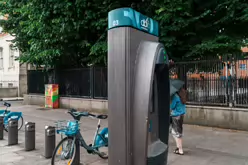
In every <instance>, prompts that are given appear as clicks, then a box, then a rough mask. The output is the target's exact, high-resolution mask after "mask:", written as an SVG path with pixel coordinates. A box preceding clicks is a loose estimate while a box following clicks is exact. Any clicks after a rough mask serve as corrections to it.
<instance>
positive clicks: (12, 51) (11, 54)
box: [9, 45, 15, 68]
mask: <svg viewBox="0 0 248 165" xmlns="http://www.w3.org/2000/svg"><path fill="white" fill-rule="evenodd" d="M14 55H15V48H14V46H13V45H10V46H9V67H10V68H11V67H14Z"/></svg>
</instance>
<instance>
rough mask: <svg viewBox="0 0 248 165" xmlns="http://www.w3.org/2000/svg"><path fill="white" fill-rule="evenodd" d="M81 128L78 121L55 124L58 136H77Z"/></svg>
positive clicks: (62, 121)
mask: <svg viewBox="0 0 248 165" xmlns="http://www.w3.org/2000/svg"><path fill="white" fill-rule="evenodd" d="M79 126H80V125H79V123H78V121H76V120H60V121H57V122H55V127H56V131H57V134H65V135H67V136H72V135H75V134H77V132H78V130H79Z"/></svg>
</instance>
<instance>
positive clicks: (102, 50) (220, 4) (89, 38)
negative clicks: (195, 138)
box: [0, 0, 248, 67]
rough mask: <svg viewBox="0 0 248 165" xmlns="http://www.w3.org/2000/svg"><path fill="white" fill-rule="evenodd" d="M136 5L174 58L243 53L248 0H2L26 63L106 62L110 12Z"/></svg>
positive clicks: (0, 7) (0, 4)
mask: <svg viewBox="0 0 248 165" xmlns="http://www.w3.org/2000/svg"><path fill="white" fill-rule="evenodd" d="M119 7H133V8H135V9H136V10H138V11H139V12H141V13H143V14H145V15H147V16H149V17H152V18H154V19H155V20H157V21H158V22H159V24H160V42H162V43H163V44H164V45H165V47H166V48H167V52H168V53H169V56H170V57H171V58H173V59H175V60H181V59H185V58H186V59H192V58H195V57H202V56H211V55H217V54H226V53H240V49H241V46H243V45H245V44H246V39H247V35H248V31H247V30H246V27H247V25H248V3H247V2H246V1H245V0H145V1H144V2H143V1H141V0H136V1H131V0H129V1H124V0H123V1H122V0H120V1H118V0H91V1H86V0H22V1H16V0H0V15H5V16H7V17H8V19H7V20H1V21H0V26H2V27H3V28H4V31H5V32H7V33H10V34H11V35H13V36H15V39H14V40H13V42H14V43H15V45H16V46H17V47H18V48H19V49H20V51H21V52H22V56H21V57H20V61H21V62H27V63H32V64H36V65H46V66H52V67H54V66H56V67H82V66H86V65H91V64H93V65H106V61H107V16H108V12H109V11H110V10H112V9H115V8H119Z"/></svg>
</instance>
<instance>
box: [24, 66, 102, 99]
mask: <svg viewBox="0 0 248 165" xmlns="http://www.w3.org/2000/svg"><path fill="white" fill-rule="evenodd" d="M49 83H56V84H59V95H60V96H65V97H82V98H97V99H107V68H97V67H92V68H80V69H68V70H59V71H54V70H50V71H47V72H45V71H42V70H29V71H28V93H32V94H44V93H45V84H49Z"/></svg>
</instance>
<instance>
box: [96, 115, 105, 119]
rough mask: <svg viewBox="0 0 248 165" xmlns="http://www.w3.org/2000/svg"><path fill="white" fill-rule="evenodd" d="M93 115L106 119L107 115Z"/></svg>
mask: <svg viewBox="0 0 248 165" xmlns="http://www.w3.org/2000/svg"><path fill="white" fill-rule="evenodd" d="M95 117H96V118H98V119H107V118H108V115H95Z"/></svg>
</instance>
